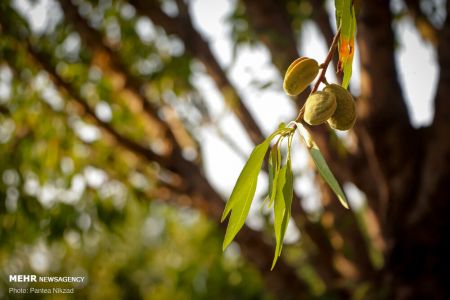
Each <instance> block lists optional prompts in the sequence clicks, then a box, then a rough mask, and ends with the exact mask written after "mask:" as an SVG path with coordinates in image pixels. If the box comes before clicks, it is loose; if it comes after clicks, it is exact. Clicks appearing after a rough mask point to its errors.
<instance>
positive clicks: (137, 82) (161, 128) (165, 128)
mask: <svg viewBox="0 0 450 300" xmlns="http://www.w3.org/2000/svg"><path fill="white" fill-rule="evenodd" d="M59 3H60V5H61V7H62V8H63V11H64V14H65V18H66V20H67V21H68V22H70V24H72V25H73V27H74V29H75V30H76V31H77V32H78V33H79V34H80V36H81V38H82V42H84V43H86V44H87V46H88V47H89V48H90V49H92V50H93V51H94V52H95V51H100V52H101V53H102V55H103V56H105V57H106V59H105V61H107V62H108V64H109V67H110V68H111V69H112V71H113V72H116V73H118V74H120V75H121V77H122V78H123V79H124V80H125V82H124V87H125V89H128V90H129V91H131V93H132V94H133V95H134V96H135V97H136V99H138V101H139V102H140V103H141V105H142V108H143V109H144V111H145V113H146V114H147V116H148V117H149V119H150V120H151V121H152V122H153V123H154V124H156V125H157V126H158V130H157V131H158V133H159V134H162V135H163V138H165V139H166V140H167V141H168V143H169V144H170V146H171V148H172V149H171V150H172V151H181V149H180V146H179V143H178V141H177V138H176V135H175V133H174V132H173V129H172V128H171V127H170V126H169V125H168V124H167V123H166V122H164V121H163V120H161V117H160V116H159V115H158V110H159V107H157V106H156V105H155V104H154V101H151V99H146V97H145V96H144V95H142V93H141V88H142V87H143V86H144V85H145V82H144V81H143V80H141V79H140V78H139V77H136V76H133V75H132V74H131V73H130V71H129V70H128V68H127V67H126V66H125V65H124V64H123V63H122V59H121V57H120V55H119V54H118V52H117V51H115V50H113V49H112V48H111V47H110V46H108V45H107V44H106V43H105V42H104V37H103V35H102V34H101V33H100V32H98V31H97V30H96V29H94V28H92V27H91V26H90V25H89V24H88V23H87V21H86V19H84V18H83V17H82V16H81V15H80V14H79V12H78V7H77V6H76V5H74V4H73V3H72V2H71V1H70V0H59ZM103 67H104V66H103Z"/></svg>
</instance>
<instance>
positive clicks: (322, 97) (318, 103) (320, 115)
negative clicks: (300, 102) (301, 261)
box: [303, 92, 336, 125]
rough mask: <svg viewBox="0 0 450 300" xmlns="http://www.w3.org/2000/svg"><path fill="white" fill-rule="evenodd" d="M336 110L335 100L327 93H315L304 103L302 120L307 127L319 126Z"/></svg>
mask: <svg viewBox="0 0 450 300" xmlns="http://www.w3.org/2000/svg"><path fill="white" fill-rule="evenodd" d="M335 110H336V98H335V97H334V95H333V94H330V93H327V92H315V93H313V94H311V95H310V96H309V97H308V99H306V102H305V113H304V115H303V119H304V120H305V122H306V123H308V124H309V125H319V124H322V123H323V122H325V121H326V120H328V118H330V117H331V116H332V115H333V114H334V111H335Z"/></svg>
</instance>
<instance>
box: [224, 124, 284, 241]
mask: <svg viewBox="0 0 450 300" xmlns="http://www.w3.org/2000/svg"><path fill="white" fill-rule="evenodd" d="M286 130H290V129H286V128H280V129H277V130H276V131H275V132H274V133H272V134H271V135H270V136H269V137H268V138H267V139H266V140H265V141H264V142H262V143H261V144H259V145H258V146H256V147H255V149H253V151H252V153H251V154H250V157H249V159H248V160H247V163H246V164H245V166H244V168H243V169H242V171H241V174H240V175H239V178H238V180H237V182H236V185H235V186H234V188H233V192H232V193H231V196H230V199H229V200H228V202H227V204H226V206H225V209H224V211H223V214H222V219H221V222H223V221H224V220H225V219H226V217H227V216H228V215H229V214H230V212H231V217H230V220H229V221H228V227H227V231H226V233H225V238H224V241H223V249H225V248H226V247H227V246H228V245H229V244H230V243H231V242H232V241H233V239H234V237H235V236H236V234H237V233H238V232H239V230H241V228H242V226H244V223H245V219H246V218H247V215H248V212H249V210H250V206H251V204H252V201H253V197H254V196H255V191H256V184H257V181H258V174H259V171H260V169H261V166H262V163H263V161H264V156H265V155H266V152H267V149H268V148H269V146H270V141H271V140H272V139H273V138H274V137H275V136H276V135H278V134H280V133H282V132H283V131H286Z"/></svg>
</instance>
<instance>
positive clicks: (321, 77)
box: [294, 28, 341, 128]
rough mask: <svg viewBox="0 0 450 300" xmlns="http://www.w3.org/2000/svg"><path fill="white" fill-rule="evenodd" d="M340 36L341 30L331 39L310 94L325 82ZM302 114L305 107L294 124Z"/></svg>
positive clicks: (299, 120)
mask: <svg viewBox="0 0 450 300" xmlns="http://www.w3.org/2000/svg"><path fill="white" fill-rule="evenodd" d="M340 35H341V29H340V28H339V30H338V31H337V32H336V35H335V36H334V38H333V42H332V43H331V46H330V49H329V50H328V54H327V57H326V59H325V62H324V63H323V64H322V65H321V67H322V70H321V71H320V75H319V78H318V79H317V81H316V83H315V84H314V87H313V88H312V90H311V94H312V93H315V92H317V90H318V89H319V85H320V83H321V82H326V79H325V74H326V72H327V69H328V66H329V64H330V62H331V60H332V59H333V54H334V50H335V48H336V46H337V42H338V40H339V36H340ZM311 94H310V95H311ZM304 112H305V106H304V105H303V106H302V108H301V109H300V111H299V113H298V116H297V118H296V119H295V122H301V121H302V119H303V114H304ZM294 128H295V125H294Z"/></svg>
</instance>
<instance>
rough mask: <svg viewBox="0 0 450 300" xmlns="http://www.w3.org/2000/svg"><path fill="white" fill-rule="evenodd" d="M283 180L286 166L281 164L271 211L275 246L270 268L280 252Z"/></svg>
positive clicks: (282, 217)
mask: <svg viewBox="0 0 450 300" xmlns="http://www.w3.org/2000/svg"><path fill="white" fill-rule="evenodd" d="M285 182H286V166H283V167H282V168H281V170H280V174H279V177H278V182H277V189H276V195H275V202H274V205H273V211H274V220H273V227H274V229H275V241H276V248H275V255H274V258H273V262H272V269H273V267H274V266H275V264H276V262H277V260H278V257H279V253H280V252H281V245H282V243H283V238H282V236H283V233H282V229H283V220H284V215H285V211H286V203H285V201H284V195H283V188H284V184H285Z"/></svg>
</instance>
